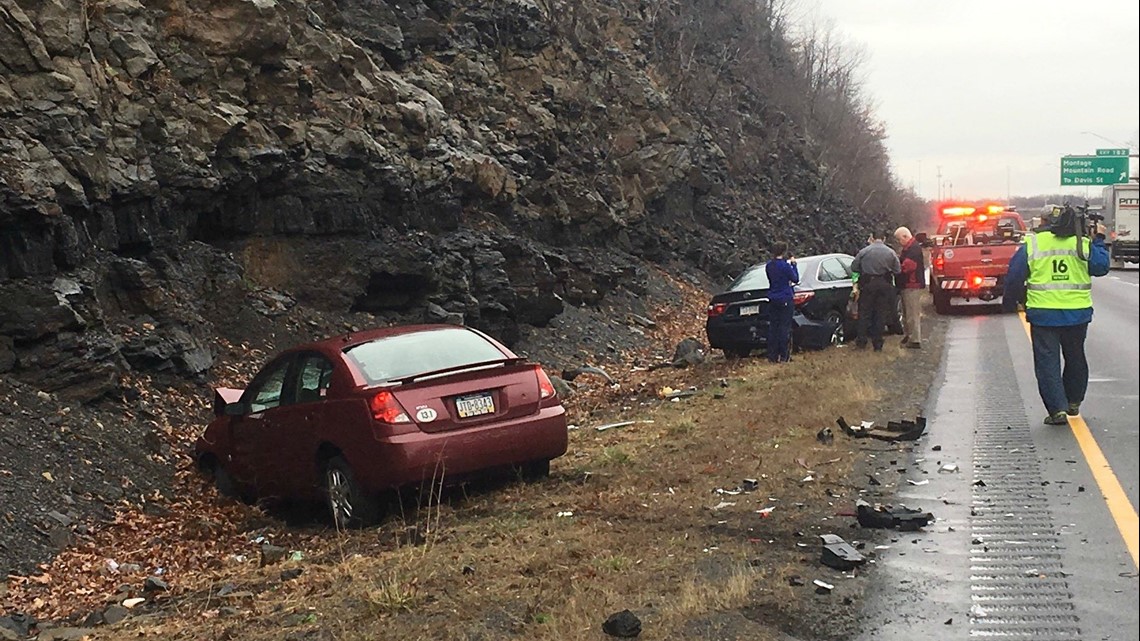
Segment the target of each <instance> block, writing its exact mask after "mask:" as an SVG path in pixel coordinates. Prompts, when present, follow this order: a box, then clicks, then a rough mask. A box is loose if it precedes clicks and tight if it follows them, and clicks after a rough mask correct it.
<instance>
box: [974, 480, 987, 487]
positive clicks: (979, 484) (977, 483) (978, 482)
mask: <svg viewBox="0 0 1140 641" xmlns="http://www.w3.org/2000/svg"><path fill="white" fill-rule="evenodd" d="M985 486H986V482H985V481H983V480H982V479H978V480H976V481H974V487H985Z"/></svg>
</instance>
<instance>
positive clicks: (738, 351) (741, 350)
mask: <svg viewBox="0 0 1140 641" xmlns="http://www.w3.org/2000/svg"><path fill="white" fill-rule="evenodd" d="M751 353H752V348H751V347H726V348H724V355H725V356H726V357H728V358H748V355H749V354H751Z"/></svg>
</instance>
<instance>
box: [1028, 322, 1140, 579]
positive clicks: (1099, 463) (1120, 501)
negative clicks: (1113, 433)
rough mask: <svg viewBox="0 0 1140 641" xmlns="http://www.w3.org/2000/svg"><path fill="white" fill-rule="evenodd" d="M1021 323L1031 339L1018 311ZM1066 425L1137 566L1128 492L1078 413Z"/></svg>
mask: <svg viewBox="0 0 1140 641" xmlns="http://www.w3.org/2000/svg"><path fill="white" fill-rule="evenodd" d="M1021 324H1022V326H1023V327H1024V328H1025V335H1026V336H1030V340H1032V337H1031V335H1030V333H1029V321H1027V320H1025V312H1021ZM1069 428H1070V429H1071V430H1073V438H1075V439H1077V445H1079V446H1080V447H1081V453H1082V454H1084V455H1085V462H1086V463H1088V465H1089V470H1090V471H1091V472H1092V475H1093V478H1094V479H1096V484H1097V486H1098V487H1099V488H1100V493H1101V495H1102V496H1104V502H1105V503H1107V504H1108V511H1109V513H1111V514H1112V520H1114V521H1116V529H1118V530H1120V536H1121V538H1123V539H1124V545H1125V547H1127V548H1128V553H1129V554H1131V555H1132V565H1134V566H1137V567H1140V561H1138V560H1137V551H1138V548H1140V516H1137V514H1136V508H1135V507H1133V505H1132V501H1130V500H1128V495H1127V494H1125V493H1124V488H1123V487H1122V486H1121V485H1120V481H1119V480H1118V479H1117V478H1116V474H1114V473H1113V471H1112V467H1110V466H1109V464H1108V459H1106V458H1105V457H1104V453H1103V452H1101V451H1100V446H1099V445H1097V443H1096V438H1094V437H1093V435H1092V431H1090V430H1089V426H1088V423H1085V420H1084V419H1083V418H1081V417H1080V416H1070V417H1069Z"/></svg>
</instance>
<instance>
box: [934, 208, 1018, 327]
mask: <svg viewBox="0 0 1140 641" xmlns="http://www.w3.org/2000/svg"><path fill="white" fill-rule="evenodd" d="M938 214H939V226H938V234H937V235H936V236H934V237H933V238H932V239H930V241H929V242H928V243H927V244H928V245H930V247H931V250H930V293H931V295H932V296H933V297H934V307H935V309H937V310H938V313H940V314H946V313H949V312H950V309H951V307H953V306H954V305H955V303H958V302H961V303H965V304H971V303H973V304H978V303H980V304H994V303H997V302H1000V297H1001V294H1002V290H1003V288H1004V287H1005V275H1006V272H1008V271H1009V261H1010V259H1012V258H1013V254H1014V253H1015V252H1017V248H1018V246H1019V245H1020V244H1021V241H1022V239H1023V238H1024V237H1025V233H1026V227H1025V221H1024V220H1022V218H1021V215H1020V214H1018V213H1017V211H1016V210H1015V209H1013V208H1012V207H1004V206H1001V205H983V206H975V205H944V206H943V207H941V208H940V209H939V212H938Z"/></svg>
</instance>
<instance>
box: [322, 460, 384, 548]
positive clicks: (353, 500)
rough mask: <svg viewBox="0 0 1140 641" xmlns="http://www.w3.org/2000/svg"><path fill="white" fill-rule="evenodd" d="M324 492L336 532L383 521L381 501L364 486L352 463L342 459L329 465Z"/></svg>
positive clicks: (326, 471) (326, 467)
mask: <svg viewBox="0 0 1140 641" xmlns="http://www.w3.org/2000/svg"><path fill="white" fill-rule="evenodd" d="M324 490H325V500H326V501H327V502H328V507H329V514H330V515H331V516H332V520H333V525H335V526H336V529H338V530H347V529H350V528H360V527H366V526H368V525H372V524H373V523H375V522H377V521H378V520H379V519H380V501H379V500H378V499H377V498H376V497H375V496H372V495H371V494H369V493H368V492H366V491H365V490H364V489H363V488H362V487H360V484H359V483H357V482H356V478H355V477H354V476H353V474H352V468H350V467H349V466H348V462H347V461H345V460H344V459H343V458H341V457H339V456H334V457H332V458H330V459H329V460H328V462H327V463H325V487H324Z"/></svg>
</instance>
